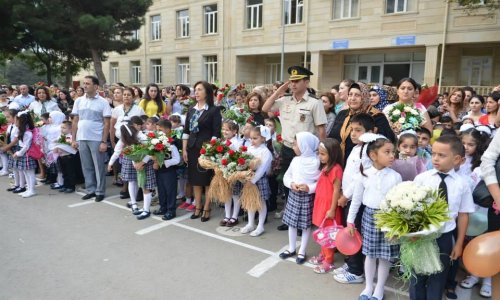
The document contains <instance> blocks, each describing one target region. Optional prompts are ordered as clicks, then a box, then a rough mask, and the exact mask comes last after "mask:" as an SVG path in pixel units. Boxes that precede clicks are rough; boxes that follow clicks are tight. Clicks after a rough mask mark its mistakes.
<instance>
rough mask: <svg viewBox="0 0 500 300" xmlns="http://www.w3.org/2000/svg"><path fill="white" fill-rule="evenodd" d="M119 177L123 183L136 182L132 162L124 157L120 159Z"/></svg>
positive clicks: (135, 172) (135, 173)
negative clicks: (120, 176)
mask: <svg viewBox="0 0 500 300" xmlns="http://www.w3.org/2000/svg"><path fill="white" fill-rule="evenodd" d="M121 175H122V180H123V181H137V171H136V170H135V168H134V165H133V164H132V160H130V159H129V158H127V157H125V156H123V158H122V170H121Z"/></svg>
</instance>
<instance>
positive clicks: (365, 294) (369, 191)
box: [347, 133, 401, 300]
mask: <svg viewBox="0 0 500 300" xmlns="http://www.w3.org/2000/svg"><path fill="white" fill-rule="evenodd" d="M359 139H360V141H362V142H363V143H364V146H365V147H366V152H367V154H368V157H369V158H370V160H371V161H372V163H373V165H372V167H371V168H369V169H368V170H364V168H363V166H361V167H360V170H361V175H362V177H361V178H360V180H359V181H358V182H357V185H356V186H355V188H354V194H353V197H352V203H351V207H350V208H349V214H348V216H347V226H348V227H349V228H350V229H349V230H350V231H351V234H352V233H353V232H354V230H356V228H355V225H354V220H355V219H356V215H357V213H358V210H359V207H360V206H361V204H363V205H365V209H364V211H363V218H362V221H361V233H362V236H363V250H362V251H363V254H364V255H365V256H366V258H365V277H366V285H365V289H364V290H363V291H362V292H361V295H360V296H359V299H360V300H369V299H370V300H371V299H378V300H382V298H383V297H384V285H385V282H386V280H387V277H389V269H390V266H391V262H390V260H391V259H394V258H397V257H398V256H399V247H398V246H397V245H392V244H390V243H389V241H387V240H386V238H385V235H384V233H383V232H382V231H381V230H380V229H378V228H377V227H376V225H375V216H374V215H375V213H376V212H377V211H378V210H379V209H380V204H381V202H382V200H384V199H385V197H386V194H387V192H388V191H389V190H390V189H391V188H392V187H394V186H396V185H397V184H398V183H400V182H401V175H399V174H398V173H397V172H396V171H394V170H392V169H391V168H389V167H390V166H391V164H392V163H393V161H394V145H393V144H392V142H391V141H389V140H388V139H387V138H386V137H385V136H382V135H378V134H373V133H365V134H363V135H362V136H361V137H360V138H359ZM377 259H378V274H377V285H376V286H375V288H374V286H373V280H374V278H375V272H377Z"/></svg>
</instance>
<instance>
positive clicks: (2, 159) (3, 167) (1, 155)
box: [0, 153, 9, 173]
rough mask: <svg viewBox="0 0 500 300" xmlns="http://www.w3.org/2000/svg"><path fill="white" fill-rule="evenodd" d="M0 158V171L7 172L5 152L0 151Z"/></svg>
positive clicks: (7, 159)
mask: <svg viewBox="0 0 500 300" xmlns="http://www.w3.org/2000/svg"><path fill="white" fill-rule="evenodd" d="M0 160H1V161H2V171H1V172H4V173H7V172H9V157H8V156H7V154H5V153H0Z"/></svg>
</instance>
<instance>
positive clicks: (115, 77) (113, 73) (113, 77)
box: [109, 62, 120, 83]
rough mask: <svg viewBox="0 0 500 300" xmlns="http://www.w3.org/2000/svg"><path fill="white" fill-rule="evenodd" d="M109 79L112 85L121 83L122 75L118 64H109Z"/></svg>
mask: <svg viewBox="0 0 500 300" xmlns="http://www.w3.org/2000/svg"><path fill="white" fill-rule="evenodd" d="M109 68H110V70H109V77H110V78H109V79H110V81H111V83H117V82H120V80H119V74H120V69H119V64H118V63H117V62H112V63H110V64H109Z"/></svg>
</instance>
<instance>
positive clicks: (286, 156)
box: [281, 145, 295, 199]
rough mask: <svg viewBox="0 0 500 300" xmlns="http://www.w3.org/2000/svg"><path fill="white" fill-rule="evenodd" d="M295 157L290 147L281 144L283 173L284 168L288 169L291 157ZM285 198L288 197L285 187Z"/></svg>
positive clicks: (287, 190)
mask: <svg viewBox="0 0 500 300" xmlns="http://www.w3.org/2000/svg"><path fill="white" fill-rule="evenodd" d="M294 157H295V151H293V149H292V148H288V147H287V146H285V145H283V147H282V148H281V172H283V174H285V173H286V170H288V167H290V164H291V163H292V160H293V158H294ZM284 190H285V199H288V193H289V192H290V190H289V189H288V188H287V187H285V189H284Z"/></svg>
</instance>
